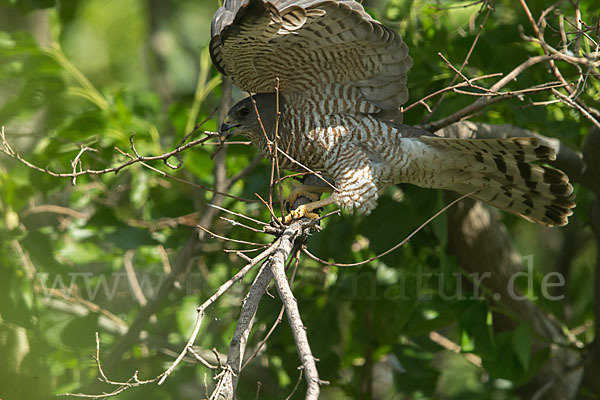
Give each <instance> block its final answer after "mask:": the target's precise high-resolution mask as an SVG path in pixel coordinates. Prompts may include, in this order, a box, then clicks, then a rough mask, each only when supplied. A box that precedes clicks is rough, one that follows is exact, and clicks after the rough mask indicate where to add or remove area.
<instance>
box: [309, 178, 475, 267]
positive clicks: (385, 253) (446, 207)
mask: <svg viewBox="0 0 600 400" xmlns="http://www.w3.org/2000/svg"><path fill="white" fill-rule="evenodd" d="M480 190H481V189H476V190H473V191H472V192H470V193H467V194H465V195H462V196H460V197H459V198H458V199H456V200H454V201H452V202H451V203H449V204H448V205H446V206H445V207H444V208H442V209H441V210H439V211H438V212H436V213H435V214H433V216H431V217H429V219H428V220H427V221H425V222H423V223H422V224H421V225H420V226H419V227H418V228H417V229H415V230H414V231H412V232H411V234H410V235H408V236H407V237H406V238H405V239H404V240H402V241H401V242H400V243H398V244H396V245H395V246H393V247H391V248H389V249H387V250H386V251H384V252H383V253H380V254H378V255H376V256H373V257H371V258H369V259H367V260H364V261H360V262H356V263H351V264H341V263H332V262H329V261H325V260H323V259H321V258H319V257H317V256H315V255H314V254H312V253H310V252H309V251H308V250H306V249H302V251H303V252H304V254H306V255H307V256H308V257H310V258H312V259H313V260H315V261H317V262H320V263H321V264H324V265H328V266H331V267H357V266H359V265H363V264H367V263H370V262H371V261H374V260H377V259H379V258H381V257H383V256H385V255H387V254H390V253H391V252H392V251H394V250H396V249H398V248H399V247H401V246H403V245H404V244H406V243H407V242H408V241H409V240H410V239H411V238H412V237H413V236H414V235H416V234H417V233H418V232H419V231H420V230H421V229H423V228H424V227H426V226H427V225H428V224H429V223H430V222H431V221H433V220H434V219H436V218H437V217H439V216H440V215H441V214H442V213H444V212H445V211H446V210H448V209H449V208H450V207H452V206H453V205H455V204H456V203H458V202H459V201H460V200H462V199H464V198H467V197H469V196H472V195H474V194H475V193H477V192H479V191H480Z"/></svg>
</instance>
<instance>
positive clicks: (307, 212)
mask: <svg viewBox="0 0 600 400" xmlns="http://www.w3.org/2000/svg"><path fill="white" fill-rule="evenodd" d="M319 189H322V188H319ZM329 191H331V190H329ZM312 194H313V195H314V193H312ZM333 202H334V196H333V195H331V196H329V197H328V198H326V199H323V200H317V201H313V202H311V203H306V204H302V205H301V206H298V207H296V208H295V209H293V210H292V211H290V213H289V214H288V215H286V216H285V218H284V219H283V223H284V224H289V223H291V222H292V221H293V220H295V219H300V218H302V217H307V218H311V219H317V218H319V214H317V213H314V212H312V211H314V210H316V209H318V208H321V207H325V206H327V205H329V204H332V203H333Z"/></svg>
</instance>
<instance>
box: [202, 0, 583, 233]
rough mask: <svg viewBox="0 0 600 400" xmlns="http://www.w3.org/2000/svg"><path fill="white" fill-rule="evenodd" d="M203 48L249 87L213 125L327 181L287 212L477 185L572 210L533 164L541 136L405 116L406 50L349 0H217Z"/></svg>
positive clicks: (534, 206)
mask: <svg viewBox="0 0 600 400" xmlns="http://www.w3.org/2000/svg"><path fill="white" fill-rule="evenodd" d="M210 54H211V57H212V60H213V63H214V64H215V66H216V67H217V69H218V70H219V71H220V72H221V73H223V74H224V75H225V76H227V77H228V78H229V79H231V81H232V82H233V83H234V84H235V85H237V86H238V87H239V88H241V89H242V90H245V91H247V92H250V93H252V94H253V95H252V96H251V97H248V98H246V99H244V100H242V101H240V102H239V103H238V104H236V105H235V106H233V107H232V108H231V110H230V111H229V114H228V120H227V121H226V124H224V125H223V127H222V129H221V131H222V132H224V131H228V130H229V129H231V128H233V127H235V128H237V129H236V132H237V133H241V134H243V135H245V136H247V137H249V138H250V139H251V141H252V142H253V143H254V144H255V145H256V146H257V147H258V148H259V149H260V150H261V151H262V153H263V154H265V155H267V156H271V157H275V156H277V157H279V164H280V166H281V167H282V168H285V169H289V170H292V171H299V172H306V171H320V172H322V173H323V174H325V175H326V176H328V177H330V178H331V179H332V180H333V186H334V187H335V190H334V191H333V193H332V194H331V196H330V197H329V198H327V199H325V200H320V201H316V202H314V203H310V204H308V205H306V206H304V207H303V208H302V209H301V210H300V211H297V212H296V214H294V215H295V216H300V215H304V214H305V213H308V212H310V211H311V210H314V209H315V208H317V207H320V206H323V205H325V204H330V203H335V204H337V205H338V206H341V207H342V208H344V209H355V210H358V211H361V212H363V213H369V212H370V211H371V210H373V208H375V206H376V205H377V198H378V196H379V193H380V192H381V191H382V190H383V189H384V188H385V187H387V186H389V185H392V184H396V183H411V184H415V185H418V186H421V187H428V188H441V189H449V190H454V191H456V192H458V193H461V194H468V193H473V192H474V191H475V190H478V191H477V192H475V193H474V194H472V196H471V197H473V198H475V199H478V200H481V201H484V202H486V203H489V204H491V205H493V206H496V207H498V208H500V209H503V210H506V211H508V212H511V213H514V214H517V215H520V216H522V217H524V218H526V219H529V220H531V221H535V222H538V223H542V224H545V225H564V224H566V223H567V219H568V217H569V216H570V215H571V214H572V211H571V208H573V207H574V206H575V203H574V202H573V187H572V186H571V185H570V184H569V181H568V178H567V176H566V175H565V174H564V173H563V172H562V171H560V170H557V169H553V168H549V167H546V166H541V165H536V164H532V162H534V161H547V160H554V159H555V158H556V150H555V149H553V148H551V147H548V146H545V145H542V144H540V142H539V140H538V139H536V138H509V139H454V138H441V137H437V136H434V135H432V134H431V133H429V132H427V131H425V130H422V129H419V128H416V127H410V126H407V125H402V124H401V123H400V122H399V119H400V117H401V113H400V111H399V108H400V106H401V105H402V104H403V103H404V102H405V101H406V100H407V98H408V91H407V88H406V73H407V71H408V70H409V68H410V67H411V66H412V59H411V58H410V56H409V55H408V47H407V45H406V43H404V41H403V40H402V38H401V37H400V36H399V35H398V33H397V32H395V31H394V30H392V29H390V28H388V27H386V26H384V25H382V24H380V23H379V22H378V21H376V20H374V19H373V18H371V17H370V16H369V14H367V13H366V12H365V11H364V9H363V7H362V5H361V4H359V3H358V2H355V1H353V0H225V1H224V3H223V6H222V7H221V8H220V9H219V10H218V11H217V12H216V14H215V15H214V17H213V20H212V38H211V41H210ZM259 116H260V117H259ZM275 145H276V146H277V149H279V150H278V151H276V150H274V146H275ZM283 153H285V154H283Z"/></svg>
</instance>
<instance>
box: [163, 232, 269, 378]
mask: <svg viewBox="0 0 600 400" xmlns="http://www.w3.org/2000/svg"><path fill="white" fill-rule="evenodd" d="M279 242H280V239H277V240H276V241H275V242H274V243H273V244H272V245H271V246H269V248H268V249H266V250H265V251H263V252H262V253H260V254H259V255H258V256H256V257H254V258H253V259H252V262H250V263H248V264H246V265H245V266H244V267H243V268H242V269H241V270H239V271H238V272H237V273H236V274H235V275H234V276H232V277H231V278H230V279H229V280H228V281H227V282H225V283H223V284H222V285H221V286H220V287H219V289H217V291H216V292H215V293H214V294H213V295H212V296H210V297H209V298H208V299H207V300H206V301H205V302H204V303H202V305H201V306H200V307H198V308H197V310H196V311H197V312H198V316H197V318H196V324H195V325H194V329H193V331H192V334H191V335H190V338H189V340H188V342H187V344H186V346H185V348H184V349H183V351H182V352H181V353H180V354H179V356H177V358H176V359H175V361H173V363H172V364H171V366H170V367H169V368H168V369H167V370H166V371H165V372H164V373H163V375H162V378H161V379H160V381H158V384H159V385H161V384H162V383H163V382H164V381H165V379H167V377H168V376H169V375H170V374H171V373H172V372H173V370H174V369H175V367H177V365H178V364H179V363H180V362H181V360H182V359H183V357H184V356H185V355H186V354H187V351H188V349H189V348H190V347H191V346H193V344H194V342H195V341H196V337H197V336H198V332H200V326H201V325H202V318H203V317H204V312H205V311H206V309H207V308H208V307H210V306H211V305H212V304H213V303H214V302H215V301H216V300H217V299H218V298H219V297H220V296H221V295H222V294H223V293H225V292H226V291H227V290H229V288H230V287H231V286H232V285H233V284H234V283H236V282H237V281H239V280H240V279H242V278H243V277H244V276H245V275H246V274H247V273H248V271H250V270H251V269H252V267H254V266H255V265H256V264H257V263H259V262H260V261H262V260H264V259H265V258H267V257H268V256H269V255H270V254H271V253H273V252H274V251H275V249H276V246H277V245H278V244H279Z"/></svg>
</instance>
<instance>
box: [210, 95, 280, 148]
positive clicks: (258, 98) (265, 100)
mask: <svg viewBox="0 0 600 400" xmlns="http://www.w3.org/2000/svg"><path fill="white" fill-rule="evenodd" d="M252 100H254V102H253V101H252ZM282 103H283V99H282V98H281V96H280V98H279V109H278V108H277V96H276V94H275V93H260V94H255V95H252V96H250V97H246V98H245V99H244V100H242V101H240V102H239V103H237V104H236V105H234V106H233V107H231V109H230V110H229V112H228V113H227V117H226V118H225V121H224V122H223V124H222V125H221V129H220V130H219V132H220V133H221V135H223V136H226V137H229V136H232V135H233V133H234V132H232V131H233V130H234V129H235V133H236V134H241V135H243V136H246V137H247V138H249V139H250V140H252V141H253V142H256V141H263V140H264V136H265V132H266V134H267V136H268V137H269V139H270V140H273V137H274V131H275V123H276V120H277V111H278V110H280V111H281V110H282V108H281V105H282ZM255 105H256V107H255ZM257 111H258V115H260V119H259V117H258V115H257ZM261 123H262V125H261ZM263 127H264V131H265V132H263Z"/></svg>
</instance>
